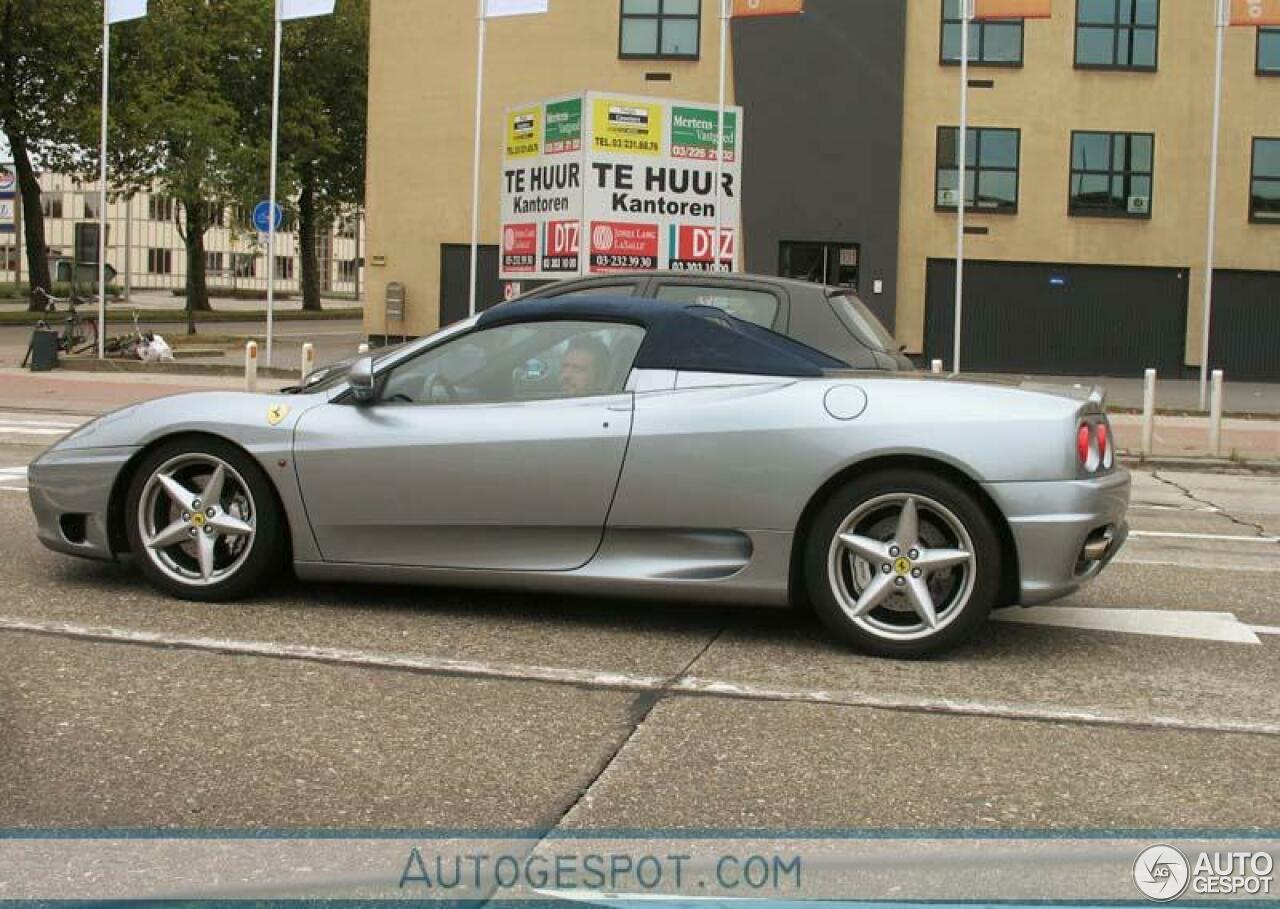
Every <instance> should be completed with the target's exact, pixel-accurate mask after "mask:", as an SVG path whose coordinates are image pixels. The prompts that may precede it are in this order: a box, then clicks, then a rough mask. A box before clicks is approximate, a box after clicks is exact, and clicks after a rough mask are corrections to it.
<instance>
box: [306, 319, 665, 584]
mask: <svg viewBox="0 0 1280 909" xmlns="http://www.w3.org/2000/svg"><path fill="white" fill-rule="evenodd" d="M643 334H644V333H643V330H642V329H640V328H638V327H636V326H631V325H612V324H605V323H581V322H567V321H566V322H538V323H531V324H517V325H503V326H497V327H494V328H489V329H485V330H481V331H474V332H468V333H467V334H464V335H462V336H460V337H455V338H451V339H449V340H447V341H445V342H444V343H443V344H442V345H440V346H439V347H435V348H432V349H430V350H427V351H425V352H423V353H421V354H419V355H417V356H416V357H414V358H413V359H410V360H408V361H403V362H400V363H397V364H395V365H394V366H393V367H391V368H390V369H388V370H386V372H385V374H381V375H380V376H379V383H380V396H379V398H378V400H377V402H376V403H372V404H367V405H357V404H353V403H340V402H338V403H331V404H329V405H326V406H325V407H320V408H316V409H314V410H311V411H309V412H308V413H306V414H305V415H303V417H302V418H301V420H300V421H299V424H298V427H297V433H296V436H295V463H296V467H297V472H298V478H299V482H300V484H301V487H302V491H303V495H304V497H305V501H306V509H307V515H308V518H309V519H310V521H311V526H312V529H313V531H314V533H315V536H316V541H317V543H318V545H319V548H320V551H321V554H322V556H323V558H324V559H325V560H326V561H334V562H351V563H365V564H381V565H403V566H418V567H433V568H457V569H490V570H517V569H518V570H532V571H564V570H569V569H573V568H577V567H579V566H581V565H584V564H586V563H587V562H588V561H590V559H591V557H592V556H593V555H594V554H595V551H596V549H597V547H598V546H599V543H600V538H601V535H602V533H603V529H604V524H605V519H606V517H607V515H608V511H609V506H610V504H611V502H612V499H613V495H614V492H615V490H616V488H617V482H618V476H619V473H620V471H621V469H622V462H623V457H624V455H625V452H626V447H627V441H628V438H629V435H630V432H631V419H632V409H633V400H632V395H630V394H629V393H625V392H623V390H622V389H623V387H624V385H625V382H626V376H627V373H628V372H629V371H630V366H631V361H632V360H634V357H635V352H636V350H638V349H639V346H640V341H641V339H642V338H643ZM583 350H587V351H589V352H590V353H591V355H592V356H594V357H595V362H596V363H597V364H598V367H599V368H598V372H596V373H595V378H596V379H597V380H598V381H596V382H595V384H594V385H591V386H590V387H587V386H583V385H579V386H576V387H562V383H563V382H564V381H565V380H566V377H567V376H570V374H571V372H572V371H571V370H570V365H571V364H573V363H575V362H578V363H580V362H582V361H583V360H584V359H585V358H586V354H584V353H583ZM572 375H575V376H577V377H578V379H581V375H582V370H581V369H578V370H577V372H573V373H572ZM589 378H590V377H589Z"/></svg>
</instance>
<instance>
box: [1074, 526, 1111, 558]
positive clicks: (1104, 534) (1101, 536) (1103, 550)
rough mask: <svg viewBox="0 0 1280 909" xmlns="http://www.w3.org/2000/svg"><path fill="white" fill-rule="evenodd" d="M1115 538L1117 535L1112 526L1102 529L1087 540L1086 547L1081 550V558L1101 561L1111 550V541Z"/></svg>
mask: <svg viewBox="0 0 1280 909" xmlns="http://www.w3.org/2000/svg"><path fill="white" fill-rule="evenodd" d="M1114 539H1115V535H1114V534H1113V533H1112V531H1111V528H1110V527H1108V528H1106V529H1105V530H1102V531H1101V532H1100V533H1098V535H1097V536H1093V537H1090V538H1089V539H1088V540H1086V541H1085V544H1084V549H1082V550H1081V551H1080V558H1081V560H1082V561H1085V562H1098V561H1101V560H1102V559H1103V558H1105V557H1106V554H1107V553H1108V552H1109V551H1110V550H1111V543H1112V541H1113V540H1114Z"/></svg>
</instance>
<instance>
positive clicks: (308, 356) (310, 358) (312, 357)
mask: <svg viewBox="0 0 1280 909" xmlns="http://www.w3.org/2000/svg"><path fill="white" fill-rule="evenodd" d="M315 368H316V346H315V345H314V344H312V343H311V342H310V341H307V342H306V343H305V344H303V345H302V369H301V371H300V375H299V378H300V379H301V380H302V381H303V382H305V381H306V380H307V376H309V375H311V371H312V370H313V369H315Z"/></svg>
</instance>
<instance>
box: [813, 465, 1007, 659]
mask: <svg viewBox="0 0 1280 909" xmlns="http://www.w3.org/2000/svg"><path fill="white" fill-rule="evenodd" d="M804 572H805V583H806V587H807V590H808V594H809V598H810V600H811V602H812V603H813V605H814V608H815V610H816V611H817V613H818V615H819V617H820V618H821V619H822V621H823V623H824V624H826V625H827V627H828V628H830V629H831V630H832V631H833V632H835V633H836V634H837V635H839V636H840V637H841V638H842V639H843V640H845V641H847V642H849V643H850V644H853V645H854V646H855V647H858V648H859V649H861V650H865V651H867V652H869V653H873V654H876V655H879V656H890V657H924V656H930V655H933V654H936V653H940V652H942V651H944V650H947V649H949V648H951V647H954V646H955V645H956V644H958V643H960V642H961V641H963V640H964V639H965V638H967V637H968V636H970V635H971V634H972V633H973V632H974V631H975V630H976V629H977V628H978V627H979V626H980V625H981V624H982V623H983V622H984V621H985V620H986V618H987V615H988V614H989V613H990V611H991V607H992V605H993V603H994V602H995V598H996V594H997V591H998V589H999V586H1000V542H999V537H998V536H997V533H996V530H995V528H994V527H993V526H992V522H991V519H990V518H989V517H988V515H987V513H986V511H985V510H984V509H983V508H982V506H981V504H979V503H978V502H977V501H976V500H975V498H974V497H973V495H972V494H970V493H969V492H968V491H967V490H965V489H963V488H961V487H960V486H958V485H956V484H954V483H952V482H950V481H948V480H946V479H943V478H941V477H938V476H935V475H933V474H930V473H926V472H923V471H917V470H888V471H881V472H878V473H874V474H870V475H868V476H865V477H860V478H858V479H856V480H854V481H852V482H850V483H849V484H847V485H845V486H844V487H842V488H841V489H840V490H839V491H838V492H836V493H835V494H834V495H833V496H831V498H830V499H829V500H828V501H827V502H826V503H825V504H824V505H823V506H822V508H821V510H820V511H819V513H818V514H817V516H816V518H815V520H814V523H813V525H812V528H811V531H810V533H809V535H808V538H807V540H806V544H805V564H804Z"/></svg>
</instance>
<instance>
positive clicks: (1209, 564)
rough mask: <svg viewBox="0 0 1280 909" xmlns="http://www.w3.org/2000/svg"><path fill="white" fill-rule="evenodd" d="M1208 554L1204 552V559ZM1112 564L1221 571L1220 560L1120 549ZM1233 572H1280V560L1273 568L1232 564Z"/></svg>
mask: <svg viewBox="0 0 1280 909" xmlns="http://www.w3.org/2000/svg"><path fill="white" fill-rule="evenodd" d="M1207 558H1208V554H1207V553H1206V559H1207ZM1111 564H1112V565H1148V566H1155V567H1159V568H1183V569H1193V570H1195V571H1222V570H1223V569H1222V562H1221V561H1220V560H1218V561H1208V560H1206V561H1204V562H1188V561H1186V560H1183V561H1180V562H1175V561H1173V560H1171V559H1143V558H1138V557H1135V556H1133V555H1130V554H1129V552H1128V551H1122V552H1121V553H1120V555H1118V556H1116V557H1115V560H1114V561H1113V562H1112V563H1111ZM1231 571H1232V572H1233V573H1235V572H1240V571H1246V572H1249V573H1251V574H1280V562H1277V563H1276V566H1275V567H1274V568H1268V567H1266V566H1264V565H1232V566H1231Z"/></svg>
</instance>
